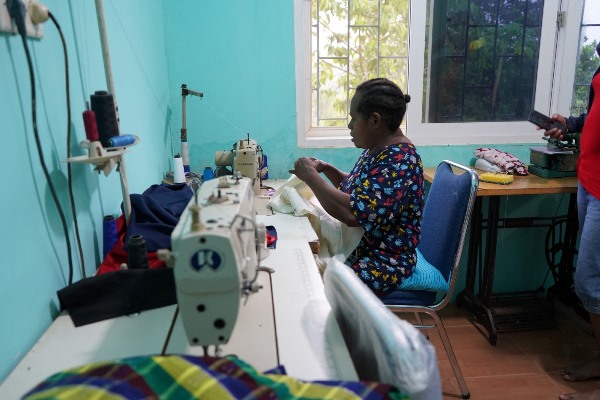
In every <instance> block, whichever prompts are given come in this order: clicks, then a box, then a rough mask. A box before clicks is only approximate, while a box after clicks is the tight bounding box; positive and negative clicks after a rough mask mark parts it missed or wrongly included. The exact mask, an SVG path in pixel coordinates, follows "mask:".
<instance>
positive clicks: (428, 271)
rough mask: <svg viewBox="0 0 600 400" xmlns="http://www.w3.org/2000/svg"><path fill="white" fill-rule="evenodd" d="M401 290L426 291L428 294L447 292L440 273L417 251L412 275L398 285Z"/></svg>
mask: <svg viewBox="0 0 600 400" xmlns="http://www.w3.org/2000/svg"><path fill="white" fill-rule="evenodd" d="M399 289H402V290H427V291H430V292H442V293H447V292H448V289H449V287H448V282H446V280H445V279H444V277H443V276H442V274H441V273H440V271H438V269H437V268H436V267H434V266H433V265H431V264H429V262H427V260H426V259H425V257H424V256H423V254H421V252H420V251H419V249H417V265H416V266H415V270H414V271H413V274H412V275H411V276H409V277H408V278H406V279H405V280H404V282H402V284H401V285H400V287H399Z"/></svg>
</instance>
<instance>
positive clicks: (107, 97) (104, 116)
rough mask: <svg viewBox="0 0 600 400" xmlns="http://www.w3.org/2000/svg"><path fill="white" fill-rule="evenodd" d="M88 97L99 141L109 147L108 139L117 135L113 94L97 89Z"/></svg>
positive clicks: (117, 123) (117, 128) (117, 127)
mask: <svg viewBox="0 0 600 400" xmlns="http://www.w3.org/2000/svg"><path fill="white" fill-rule="evenodd" d="M90 99H91V105H92V111H93V112H94V114H95V115H96V126H97V128H98V137H99V139H100V143H102V146H104V147H109V144H108V141H109V139H110V138H112V137H114V136H119V122H118V118H117V110H116V108H115V101H114V98H113V95H112V94H110V93H108V92H107V91H105V90H97V91H96V92H95V93H94V94H93V95H91V96H90Z"/></svg>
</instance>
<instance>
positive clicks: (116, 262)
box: [97, 215, 166, 275]
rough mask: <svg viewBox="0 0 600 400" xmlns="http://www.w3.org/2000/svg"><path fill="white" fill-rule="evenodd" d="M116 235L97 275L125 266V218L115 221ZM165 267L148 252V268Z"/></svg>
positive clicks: (152, 253) (153, 252) (153, 253)
mask: <svg viewBox="0 0 600 400" xmlns="http://www.w3.org/2000/svg"><path fill="white" fill-rule="evenodd" d="M116 224H117V234H118V235H119V239H118V240H117V241H116V243H115V245H114V246H113V248H112V249H111V250H110V251H109V252H108V253H107V254H106V257H104V260H103V261H102V264H100V267H99V268H98V272H97V274H98V275H100V274H105V273H107V272H113V271H118V270H120V269H121V264H127V252H126V251H125V249H124V247H123V246H124V244H125V235H126V234H127V227H126V225H125V217H124V216H123V215H121V216H120V217H119V218H117V220H116ZM164 266H166V264H165V262H164V261H162V260H159V259H158V256H157V255H156V252H155V251H152V252H148V268H162V267H164Z"/></svg>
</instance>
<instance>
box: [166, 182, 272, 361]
mask: <svg viewBox="0 0 600 400" xmlns="http://www.w3.org/2000/svg"><path fill="white" fill-rule="evenodd" d="M265 242H266V234H265V227H264V224H257V222H256V212H255V209H254V196H253V193H252V181H251V180H250V179H249V178H243V177H242V178H238V179H236V178H234V177H233V176H222V177H219V178H216V179H212V180H209V181H206V182H204V183H203V184H202V186H201V187H200V188H199V189H198V191H197V192H196V194H195V196H194V198H192V200H191V201H190V203H189V204H188V206H187V207H186V209H185V210H184V212H183V214H182V215H181V219H180V221H179V223H178V224H177V226H176V227H175V229H174V230H173V233H172V235H171V252H170V255H169V256H168V257H167V258H168V263H169V264H172V265H174V268H175V270H174V276H175V286H176V288H177V302H178V304H179V309H180V312H181V317H182V320H183V325H184V328H185V332H186V335H187V338H188V341H189V343H190V344H191V345H194V346H203V347H204V348H205V349H206V348H207V346H209V345H215V346H217V348H216V352H217V353H218V351H219V348H218V346H219V345H221V344H226V343H227V342H228V340H229V338H230V337H231V333H232V331H233V328H234V326H235V324H236V319H237V316H238V311H239V308H240V303H242V302H243V301H244V298H245V296H248V295H250V294H251V293H255V292H257V291H258V290H259V285H258V284H257V283H256V279H257V276H258V271H259V263H260V259H261V257H262V258H264V257H265V256H266V254H267V248H266V245H265ZM205 351H206V350H205Z"/></svg>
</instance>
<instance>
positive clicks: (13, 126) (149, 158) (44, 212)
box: [0, 0, 170, 379]
mask: <svg viewBox="0 0 600 400" xmlns="http://www.w3.org/2000/svg"><path fill="white" fill-rule="evenodd" d="M44 3H45V4H46V5H47V6H48V8H49V9H50V10H51V12H52V13H53V15H54V16H55V17H56V19H57V20H58V22H59V24H60V26H61V28H62V31H63V33H64V35H65V37H66V43H67V49H68V53H69V74H70V79H69V81H70V91H69V92H70V96H71V102H70V104H71V111H72V117H71V121H70V124H71V126H72V134H71V135H72V140H71V143H70V144H69V146H70V148H71V152H72V154H73V155H80V154H86V153H85V152H84V149H82V148H80V147H79V145H78V143H79V142H80V141H81V140H84V139H85V132H84V130H83V122H82V117H81V113H82V112H83V111H84V110H85V108H84V107H85V101H86V100H89V96H90V94H92V93H93V92H94V91H95V90H102V89H104V90H105V89H106V88H107V84H106V80H105V75H104V68H103V61H102V53H101V48H100V41H99V34H98V23H97V19H96V12H95V6H94V2H93V1H79V0H71V1H60V0H47V1H45V2H44ZM104 8H105V14H106V25H107V31H108V38H109V42H110V50H111V57H112V66H113V73H114V81H115V88H116V90H115V92H116V98H117V101H118V104H119V109H120V118H121V131H122V132H123V133H131V134H136V135H138V136H139V137H140V138H141V142H140V144H139V145H137V146H134V147H132V148H131V151H130V154H129V155H127V156H126V169H127V175H128V178H129V185H130V193H141V191H143V190H145V189H146V188H147V187H148V186H149V185H151V184H153V183H156V182H158V181H159V180H160V179H161V177H162V176H163V175H164V173H165V171H166V170H167V169H168V162H167V161H168V158H167V157H166V156H165V152H164V148H165V145H166V144H165V143H167V142H169V141H170V132H169V130H168V121H169V120H168V117H169V115H170V111H169V85H168V81H167V63H166V58H165V44H164V34H163V31H164V30H163V24H162V11H163V9H162V3H161V2H159V1H152V2H148V1H145V0H139V1H127V2H117V1H107V2H105V6H104ZM143 20H147V21H152V23H140V22H139V21H143ZM44 29H45V37H44V38H43V39H41V40H28V41H27V42H28V45H29V48H30V51H31V56H32V59H33V68H34V72H35V79H36V91H37V117H38V127H39V135H40V140H41V143H42V148H43V154H44V157H45V160H46V164H47V166H48V170H49V173H50V175H51V178H52V182H53V183H54V186H55V187H56V190H57V192H58V197H59V198H60V203H61V205H62V208H63V210H64V212H65V214H66V219H67V225H68V227H69V231H70V239H71V245H72V248H73V252H72V254H73V262H74V269H75V272H74V278H75V281H77V280H78V279H80V277H81V272H80V270H81V264H80V262H79V256H78V253H77V252H76V243H75V238H74V229H73V218H72V216H71V211H70V207H69V201H68V194H67V167H66V164H65V163H63V160H65V159H66V158H67V132H66V131H67V112H66V90H65V73H64V70H65V68H64V62H63V57H64V56H63V50H62V44H61V41H60V37H59V35H58V31H57V29H56V28H55V26H54V24H53V23H52V22H51V21H48V22H47V23H46V24H45V26H44ZM0 88H1V89H0V131H1V132H2V136H3V139H4V145H3V146H1V147H0V159H1V160H2V161H1V163H2V170H4V171H5V172H6V174H5V175H4V184H3V186H4V188H3V189H2V191H1V194H0V198H1V199H2V201H1V205H2V206H1V207H0V221H1V223H0V232H1V234H0V237H2V241H1V242H0V253H1V254H2V256H3V260H2V268H1V269H0V304H2V311H0V326H1V327H2V328H0V379H3V378H4V377H5V376H6V375H7V374H8V373H9V372H10V370H11V369H12V368H13V367H14V366H15V365H16V363H17V362H18V361H19V360H20V359H21V358H22V357H23V355H24V354H25V353H26V352H27V351H28V350H29V348H30V347H31V346H32V345H33V344H34V343H35V341H36V340H37V339H38V337H39V336H40V335H41V334H42V333H43V332H44V330H45V329H46V328H47V327H48V326H49V325H50V323H51V322H52V320H53V318H54V317H56V315H57V313H58V309H59V304H58V299H57V296H56V291H57V290H59V289H61V288H63V287H64V286H65V285H66V284H67V282H68V262H67V257H66V254H67V250H66V241H65V238H64V234H63V229H62V226H61V223H60V220H59V217H58V212H57V209H56V207H55V205H54V202H53V201H52V198H51V196H50V192H49V189H48V185H47V183H46V179H45V178H44V174H43V171H42V168H41V166H40V162H39V160H38V155H37V150H36V146H35V141H34V136H33V128H32V122H31V97H30V90H31V85H30V82H29V75H28V69H27V62H26V58H25V52H24V49H23V46H22V43H21V39H20V37H18V36H12V35H7V34H0ZM72 176H73V187H74V198H75V206H76V210H77V218H78V221H79V229H80V236H81V241H82V248H83V253H84V255H85V258H84V262H85V267H86V271H87V272H86V273H87V275H88V276H89V275H90V274H92V273H93V271H94V270H95V268H96V267H97V266H98V264H99V262H100V257H101V254H102V249H101V247H102V217H103V215H106V214H115V213H118V212H119V208H120V204H121V201H122V195H121V187H120V180H119V175H118V174H117V173H116V172H114V171H113V172H112V173H111V174H110V175H109V176H108V177H106V176H104V174H98V173H97V172H95V171H93V169H92V167H90V166H88V165H79V164H75V165H73V166H72Z"/></svg>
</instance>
